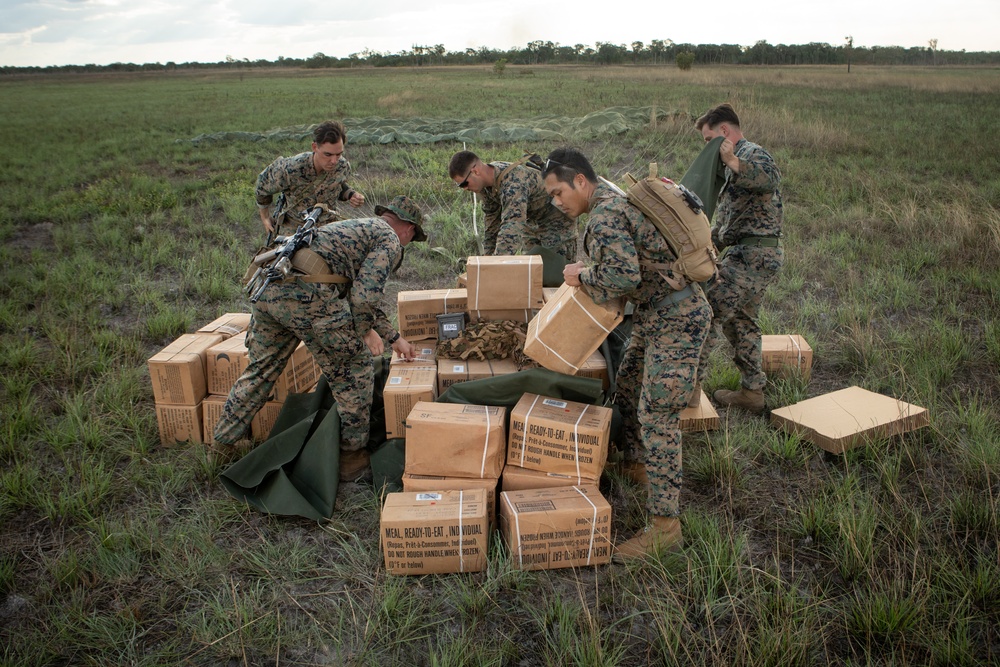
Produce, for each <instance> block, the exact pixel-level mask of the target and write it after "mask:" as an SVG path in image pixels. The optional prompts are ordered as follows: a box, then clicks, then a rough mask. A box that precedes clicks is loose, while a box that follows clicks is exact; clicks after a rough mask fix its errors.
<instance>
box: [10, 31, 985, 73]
mask: <svg viewBox="0 0 1000 667" xmlns="http://www.w3.org/2000/svg"><path fill="white" fill-rule="evenodd" d="M681 54H685V55H687V54H693V55H694V63H695V64H696V65H697V64H705V65H847V64H857V65H934V66H937V65H998V64H1000V52H998V51H965V50H962V51H945V50H939V49H938V48H937V40H933V39H932V40H928V46H926V47H920V46H911V47H902V46H867V47H866V46H853V45H851V44H850V43H847V44H843V45H840V46H832V45H830V44H825V43H819V42H811V43H809V44H793V45H788V44H777V45H774V44H768V43H767V42H766V41H763V40H762V41H759V42H757V43H756V44H754V45H753V46H741V45H739V44H676V43H674V42H673V41H671V40H669V39H654V40H652V41H651V42H650V43H649V44H644V43H643V42H632V43H631V44H628V45H626V44H612V43H611V42H597V43H596V44H595V45H594V46H587V45H585V44H574V45H573V46H564V45H560V44H556V43H553V42H543V41H540V40H539V41H534V42H529V43H528V44H527V45H526V46H524V47H520V48H517V47H513V48H511V49H508V50H500V49H491V48H488V47H485V46H481V47H479V48H478V49H472V48H469V49H465V50H464V51H447V50H446V49H445V47H444V45H443V44H435V45H433V46H417V45H414V46H413V48H411V49H410V50H407V51H400V52H399V53H379V52H377V51H370V50H367V49H366V50H365V51H362V52H360V53H352V54H350V55H349V56H347V57H346V58H337V57H334V56H328V55H326V54H324V53H315V54H313V55H312V56H310V57H309V58H285V57H284V56H279V57H278V59H277V60H263V59H261V60H249V59H247V58H244V59H242V60H240V59H237V58H233V57H231V56H228V57H227V58H226V59H225V60H223V61H219V62H207V63H199V62H186V63H175V62H168V63H166V64H161V63H145V64H141V65H140V64H136V63H112V64H110V65H50V66H48V67H0V74H23V73H34V72H57V73H58V72H142V71H158V70H175V69H185V70H186V69H201V68H218V67H226V68H261V69H263V68H269V67H308V68H324V67H359V66H374V67H406V66H421V65H474V64H490V63H495V62H497V61H499V60H501V59H503V60H506V61H507V62H508V63H510V64H511V65H549V64H552V65H556V64H573V63H579V64H588V65H625V64H635V65H674V64H675V63H676V62H677V56H678V55H681ZM687 57H688V58H690V56H687Z"/></svg>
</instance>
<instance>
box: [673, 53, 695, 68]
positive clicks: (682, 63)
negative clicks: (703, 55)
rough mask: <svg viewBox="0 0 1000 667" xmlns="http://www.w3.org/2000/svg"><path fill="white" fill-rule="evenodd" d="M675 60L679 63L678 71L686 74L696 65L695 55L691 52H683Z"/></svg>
mask: <svg viewBox="0 0 1000 667" xmlns="http://www.w3.org/2000/svg"><path fill="white" fill-rule="evenodd" d="M675 60H676V62H677V69H680V70H683V71H685V72H686V71H688V70H689V69H691V65H694V54H693V53H691V52H690V51H681V52H680V53H678V54H677V57H676V58H675Z"/></svg>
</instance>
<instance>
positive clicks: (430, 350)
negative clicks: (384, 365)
mask: <svg viewBox="0 0 1000 667" xmlns="http://www.w3.org/2000/svg"><path fill="white" fill-rule="evenodd" d="M414 347H415V348H416V352H417V356H416V357H414V358H413V359H403V358H402V357H401V356H399V355H398V354H397V353H396V351H395V350H393V351H392V358H391V359H390V360H389V365H390V366H397V365H398V366H403V367H404V368H420V367H423V368H437V363H438V362H437V359H436V358H435V356H434V346H433V345H431V346H428V345H427V343H426V341H421V342H418V343H416V344H414Z"/></svg>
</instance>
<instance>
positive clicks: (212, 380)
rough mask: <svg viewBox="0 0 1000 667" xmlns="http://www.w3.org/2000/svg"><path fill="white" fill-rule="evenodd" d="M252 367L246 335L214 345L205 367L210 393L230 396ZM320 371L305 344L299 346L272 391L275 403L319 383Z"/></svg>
mask: <svg viewBox="0 0 1000 667" xmlns="http://www.w3.org/2000/svg"><path fill="white" fill-rule="evenodd" d="M249 365H250V353H249V351H248V350H247V346H246V333H242V334H237V335H235V336H233V337H232V338H229V339H227V340H224V341H222V342H220V343H218V344H216V345H213V346H212V347H211V348H209V350H208V354H207V360H206V364H205V368H206V373H207V375H208V392H209V393H210V394H217V395H220V396H222V395H227V394H229V390H230V389H232V388H233V385H234V384H236V381H237V380H238V379H239V378H240V375H242V374H243V371H245V370H246V369H247V366H249ZM319 374H320V369H319V366H318V365H317V364H316V360H315V359H313V356H312V354H311V353H310V352H309V350H308V349H307V348H306V346H305V344H304V343H301V342H300V343H299V344H298V346H297V347H296V348H295V351H294V352H292V356H291V357H289V359H288V365H286V366H285V370H284V371H283V372H282V373H281V375H280V376H278V380H277V382H275V383H274V388H273V389H272V390H271V398H272V400H275V401H278V402H282V403H283V402H284V401H285V399H286V398H288V394H292V393H302V392H305V391H308V390H309V388H310V387H312V386H313V385H315V384H316V382H317V380H319Z"/></svg>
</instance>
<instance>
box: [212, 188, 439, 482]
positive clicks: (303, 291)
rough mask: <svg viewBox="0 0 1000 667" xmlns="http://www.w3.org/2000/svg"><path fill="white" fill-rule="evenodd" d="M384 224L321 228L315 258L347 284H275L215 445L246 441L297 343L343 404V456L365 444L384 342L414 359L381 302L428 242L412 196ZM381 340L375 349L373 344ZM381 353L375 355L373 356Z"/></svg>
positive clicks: (369, 221) (260, 311) (399, 200)
mask: <svg viewBox="0 0 1000 667" xmlns="http://www.w3.org/2000/svg"><path fill="white" fill-rule="evenodd" d="M375 212H376V214H379V215H381V216H382V217H377V218H361V219H355V220H344V221H341V222H337V223H335V224H328V225H324V226H322V227H319V228H318V229H316V231H315V235H314V237H313V240H312V242H311V243H310V245H309V249H310V250H312V251H314V252H315V253H317V254H318V255H319V256H320V257H321V258H322V259H323V261H324V262H326V264H327V266H328V268H329V270H330V272H331V273H333V274H336V275H340V276H344V277H346V278H348V279H350V283H347V284H327V283H308V282H304V281H303V280H301V279H299V278H294V279H289V280H286V281H284V282H275V283H271V284H270V285H268V287H267V288H266V289H265V290H264V292H263V294H262V295H261V296H260V298H259V299H258V301H257V302H256V303H255V304H253V305H252V307H251V313H252V317H251V320H250V328H249V330H248V332H247V348H248V352H249V358H250V363H249V365H248V366H247V369H246V370H245V371H244V372H243V374H242V375H241V376H240V378H239V380H237V381H236V384H235V385H234V386H233V388H232V390H231V391H230V393H229V397H228V399H227V400H226V404H225V406H224V407H223V410H222V417H221V418H220V420H219V423H218V424H217V425H216V427H215V440H216V442H218V443H219V444H222V445H231V444H233V443H235V442H237V441H238V440H240V439H241V438H242V437H244V435H245V433H246V431H247V427H248V426H249V425H250V422H251V420H252V419H253V417H254V415H255V414H257V412H258V411H259V410H260V408H261V407H263V405H264V403H265V402H266V401H267V398H268V396H269V395H270V394H271V390H272V388H273V386H274V383H275V381H276V380H277V379H278V377H279V376H280V375H281V372H282V371H283V370H284V368H285V365H286V364H287V362H288V358H289V357H290V356H291V355H292V352H293V351H294V350H295V347H296V346H297V345H298V344H299V341H300V340H301V341H303V342H304V343H305V345H306V347H307V348H308V349H309V351H310V352H311V353H312V355H313V357H314V358H315V359H316V362H317V363H318V364H319V366H320V368H322V370H323V373H324V375H326V378H327V380H328V382H329V385H330V389H331V391H332V392H333V396H334V400H335V401H336V403H337V410H338V412H339V414H340V422H341V445H340V447H341V451H342V469H343V453H345V452H358V451H361V450H362V449H363V448H364V447H365V445H366V444H367V442H368V423H369V411H370V409H371V400H372V390H373V377H374V367H373V362H372V354H373V353H376V354H381V353H382V349H381V341H385V343H386V344H388V345H390V346H392V348H393V349H394V350H396V351H397V352H398V353H399V354H400V355H402V356H403V357H405V358H413V356H414V355H415V351H414V349H413V346H412V345H410V344H409V343H408V342H407V341H406V340H405V339H403V338H401V337H400V336H399V333H398V332H396V331H395V330H394V329H393V328H392V325H391V323H390V322H389V319H388V318H387V317H386V315H385V311H384V310H383V308H382V305H381V302H382V298H383V296H384V290H385V284H386V280H387V279H388V277H389V273H390V272H391V271H392V270H393V269H395V268H396V266H397V265H398V264H399V262H400V260H401V259H402V256H403V246H404V245H406V244H407V243H409V242H410V241H425V240H426V239H427V236H426V235H425V234H424V232H423V229H422V227H421V224H422V216H421V213H420V209H419V208H418V207H417V206H416V204H415V203H413V202H412V201H411V200H409V199H408V198H406V197H396V198H395V199H394V200H393V201H392V202H391V203H390V204H389V205H388V206H386V207H383V206H376V207H375ZM375 341H377V342H375ZM373 347H374V348H376V349H372V348H373Z"/></svg>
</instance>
